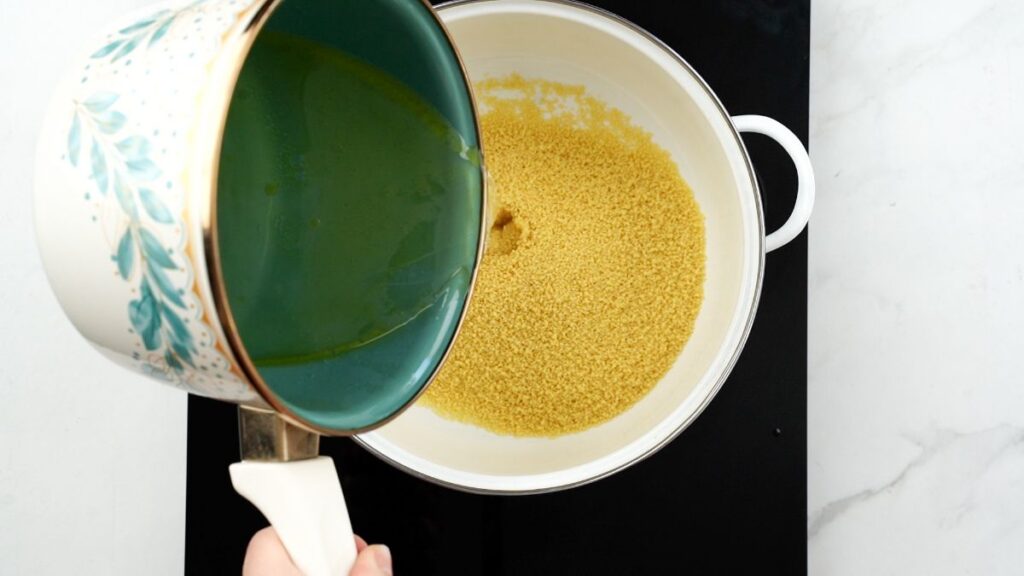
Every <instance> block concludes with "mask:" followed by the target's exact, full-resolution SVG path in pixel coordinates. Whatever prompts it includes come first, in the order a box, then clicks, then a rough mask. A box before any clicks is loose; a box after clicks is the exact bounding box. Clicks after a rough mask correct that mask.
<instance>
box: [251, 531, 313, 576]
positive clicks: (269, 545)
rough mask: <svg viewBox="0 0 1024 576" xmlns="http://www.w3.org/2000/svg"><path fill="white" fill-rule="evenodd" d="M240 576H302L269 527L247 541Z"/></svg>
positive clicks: (275, 533)
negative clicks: (247, 545) (247, 544)
mask: <svg viewBox="0 0 1024 576" xmlns="http://www.w3.org/2000/svg"><path fill="white" fill-rule="evenodd" d="M242 576H302V574H301V573H300V572H299V569H298V568H296V567H295V564H293V563H292V559H291V557H290V556H288V551H287V550H285V549H284V544H281V539H280V538H278V537H277V532H274V529H273V528H271V527H269V526H268V527H267V528H264V529H263V530H260V531H259V532H257V533H256V535H254V536H253V537H252V540H250V541H249V547H248V548H247V549H246V551H245V563H243V564H242Z"/></svg>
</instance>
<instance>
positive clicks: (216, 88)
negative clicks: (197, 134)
mask: <svg viewBox="0 0 1024 576" xmlns="http://www.w3.org/2000/svg"><path fill="white" fill-rule="evenodd" d="M284 1H286V0H265V1H264V2H262V3H261V4H260V5H259V7H258V8H257V9H256V10H254V11H252V16H251V17H250V18H249V21H248V22H247V23H246V24H245V26H244V27H243V30H242V32H241V33H240V34H238V35H235V36H234V37H232V38H231V39H230V40H229V41H228V42H226V43H225V45H224V50H223V53H222V54H221V56H220V57H221V58H227V59H229V61H230V62H232V63H233V67H232V68H231V73H230V74H226V75H222V76H221V77H213V78H211V82H215V83H217V84H216V85H213V86H211V90H210V92H211V93H212V94H215V96H211V100H210V101H208V102H206V105H207V106H212V107H215V109H216V110H218V111H219V123H217V124H214V125H208V126H204V127H202V129H203V130H204V131H206V133H205V134H204V137H203V138H201V139H197V146H204V147H206V149H205V150H204V151H203V152H204V154H202V156H201V157H203V158H205V159H206V160H205V161H206V162H208V165H207V166H206V169H207V170H208V171H209V175H210V179H209V181H208V182H207V185H206V189H205V190H202V191H201V193H202V194H201V195H200V199H201V200H200V202H198V206H199V210H197V212H198V216H199V218H200V225H201V226H202V233H203V248H204V251H205V255H206V274H207V279H208V281H209V283H210V288H211V291H212V293H213V303H214V307H215V308H216V311H217V316H218V319H219V320H220V324H221V329H222V330H223V333H224V337H225V339H226V340H227V344H228V347H229V348H230V351H231V354H230V356H229V358H228V360H229V361H231V362H232V363H233V364H234V365H236V366H238V367H239V368H240V369H241V372H242V373H243V374H244V375H245V380H247V382H248V384H250V385H252V386H253V387H254V388H255V389H256V391H257V392H258V393H259V395H260V396H261V397H262V398H263V400H265V401H266V402H267V403H268V404H269V405H270V406H271V407H273V409H274V410H275V411H276V412H277V414H278V415H279V416H280V417H281V418H283V419H284V420H286V421H287V422H289V423H291V424H293V425H295V426H298V427H300V428H302V429H305V430H309V431H312V432H316V433H319V434H323V435H326V436H347V435H354V434H362V433H364V432H368V431H370V430H373V429H375V428H377V427H379V426H383V425H384V424H387V423H388V422H390V421H391V420H393V419H394V418H397V417H398V416H399V415H400V414H401V413H402V412H404V411H405V410H406V409H408V408H409V407H410V406H412V405H413V403H415V402H416V400H417V399H418V398H419V397H420V395H421V394H423V392H424V391H426V389H427V387H428V386H430V384H431V383H432V382H433V381H434V379H435V378H436V377H437V374H438V372H439V371H440V370H441V366H443V365H444V362H445V360H446V359H447V358H448V355H449V354H450V353H451V349H452V346H453V344H454V343H455V340H456V338H458V335H459V332H460V331H461V329H462V325H463V322H464V321H465V319H466V312H467V311H468V309H469V304H470V301H471V299H472V295H473V287H474V285H475V284H476V278H477V273H478V271H479V269H480V262H481V260H482V259H483V253H484V247H485V239H486V234H487V229H488V228H489V224H490V222H489V221H488V218H487V214H488V213H489V212H488V196H487V177H486V171H485V169H484V162H483V158H484V152H483V141H482V134H481V133H480V124H479V118H478V114H477V110H476V100H475V98H474V95H473V87H472V84H471V83H470V80H469V76H468V75H467V74H466V69H465V66H464V63H463V61H462V57H461V55H460V54H459V52H458V49H457V48H456V47H455V43H454V42H453V41H452V38H451V35H450V34H449V33H448V30H447V28H445V26H444V23H443V22H441V19H440V18H439V17H438V16H437V13H436V12H434V9H433V8H432V7H431V5H430V4H429V3H428V2H427V1H426V0H420V2H421V3H422V4H423V6H424V8H425V9H426V10H427V11H428V12H429V13H430V15H431V17H433V19H434V21H435V22H436V23H437V25H438V27H440V29H441V31H442V32H443V33H444V35H445V38H446V39H447V41H448V46H449V48H450V49H451V50H452V52H453V53H454V54H455V56H456V60H457V61H458V63H459V68H460V70H461V71H462V77H463V79H464V81H465V83H466V90H467V92H468V94H469V99H470V103H471V105H472V108H473V109H472V114H473V125H474V129H475V131H476V139H477V146H478V149H479V150H480V182H481V198H480V232H479V237H478V239H477V251H476V262H475V264H474V266H473V274H472V277H471V279H470V285H469V289H468V290H467V291H466V300H465V303H464V305H463V308H462V312H461V313H460V315H459V320H458V323H457V324H456V326H455V332H454V333H453V334H452V337H451V338H450V339H449V341H448V344H447V346H446V347H445V350H444V353H443V354H442V355H441V358H440V361H439V362H438V364H437V366H436V367H435V368H434V371H433V372H432V373H431V375H430V378H428V379H427V382H426V383H425V384H424V385H423V386H422V387H421V388H420V390H419V391H418V392H417V393H416V395H414V396H413V397H412V398H410V399H409V401H408V402H406V403H405V404H404V405H402V406H401V407H400V408H398V409H397V410H396V411H395V412H394V413H393V414H392V415H391V416H389V417H388V418H387V419H385V420H383V421H381V422H377V423H375V424H373V425H371V426H368V427H365V428H360V429H357V430H346V431H338V430H333V429H330V428H324V427H321V426H318V425H316V424H314V423H312V422H309V421H307V420H306V419H304V418H302V417H301V416H299V415H298V414H296V413H295V412H294V411H293V410H291V409H290V408H289V407H288V406H287V405H286V404H285V403H284V402H283V401H282V400H281V399H280V398H279V397H278V396H277V395H276V394H274V392H273V391H272V390H271V389H270V387H269V386H268V385H267V383H266V381H265V380H264V379H263V377H262V376H261V375H260V373H259V370H257V368H256V366H255V365H254V364H253V361H252V358H250V356H249V354H248V352H247V350H246V348H245V344H244V343H243V342H242V338H241V336H240V335H239V333H238V326H237V324H236V322H235V318H234V315H233V314H232V312H231V306H230V303H229V302H228V296H227V289H226V287H225V284H224V274H223V266H222V263H221V259H220V246H219V238H218V230H217V177H218V171H219V167H220V153H221V148H222V145H223V138H224V129H225V125H226V123H227V116H228V110H229V108H230V106H231V100H232V95H233V93H234V89H235V85H236V84H237V82H238V77H239V75H240V74H241V71H242V66H243V65H244V64H245V61H246V58H247V56H248V54H249V51H250V50H251V49H252V45H253V43H254V42H255V41H256V37H257V36H258V35H259V33H260V31H261V30H262V29H263V27H264V26H265V25H266V23H267V21H268V20H269V18H270V17H271V15H273V13H274V12H275V11H276V10H277V8H278V7H279V6H280V5H281V3H282V2H284ZM290 1H293V2H297V1H300V0H290Z"/></svg>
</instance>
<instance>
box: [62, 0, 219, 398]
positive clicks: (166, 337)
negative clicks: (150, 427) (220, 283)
mask: <svg viewBox="0 0 1024 576" xmlns="http://www.w3.org/2000/svg"><path fill="white" fill-rule="evenodd" d="M205 1H206V0H196V1H194V2H192V3H191V4H189V5H188V6H186V7H185V8H183V9H181V10H178V11H176V12H170V11H167V10H162V11H160V12H157V13H154V14H151V15H150V16H148V17H146V18H143V19H142V20H139V21H137V22H135V23H134V24H131V25H130V26H127V27H124V28H122V29H120V30H119V31H118V32H117V33H116V34H113V35H111V36H109V37H108V38H107V41H106V44H104V45H103V46H102V47H101V48H99V49H98V50H96V51H95V52H93V53H92V55H91V59H93V60H99V59H105V60H106V59H109V62H110V63H113V62H117V61H119V60H121V59H123V58H125V57H127V56H128V55H129V54H132V53H134V52H136V51H137V50H139V49H140V47H145V48H143V50H145V49H146V48H148V47H150V46H153V45H154V44H156V43H157V42H159V41H160V40H161V39H162V38H164V37H165V36H166V35H167V34H168V32H169V31H170V30H171V29H172V28H173V25H174V23H175V22H176V21H177V19H178V18H179V17H181V15H182V14H183V13H185V12H187V11H188V10H190V9H192V8H193V7H195V6H197V5H199V4H202V3H203V2H205ZM119 100H120V95H119V94H117V93H115V92H109V91H102V92H96V93H94V94H92V95H90V96H89V97H88V98H86V99H85V100H82V101H76V102H75V111H74V114H73V117H72V118H71V122H70V128H69V130H68V139H67V159H68V162H69V163H70V164H71V166H73V167H76V168H77V167H79V165H80V164H84V165H85V166H83V167H82V170H88V172H87V173H88V174H89V175H90V176H91V179H92V181H93V183H94V185H95V188H96V190H97V191H98V192H100V193H101V194H104V195H105V194H106V192H107V190H108V189H111V188H113V190H114V194H115V196H116V198H117V205H118V206H119V207H120V209H121V211H122V212H123V218H124V219H125V220H126V221H127V222H126V225H125V228H124V232H123V233H122V235H121V237H120V239H119V240H118V242H117V246H116V250H115V253H114V254H113V259H114V261H115V262H116V265H117V273H118V275H120V276H121V277H122V278H123V279H124V280H125V281H129V282H130V281H132V280H133V279H134V281H135V282H138V292H139V295H138V298H137V299H134V300H132V301H131V302H130V303H129V305H128V318H129V320H130V322H131V326H132V328H133V329H134V331H135V333H136V334H137V335H138V336H139V338H140V339H141V341H142V345H143V346H144V347H145V349H146V350H148V351H151V352H158V353H160V354H162V356H163V360H164V362H165V363H166V366H165V367H161V366H160V364H161V362H159V361H156V362H154V360H153V359H152V357H150V359H149V360H147V361H143V362H142V364H141V366H142V369H143V371H144V372H147V373H150V374H152V375H153V376H157V377H161V378H164V379H168V380H173V379H175V377H176V376H175V375H177V377H182V375H183V373H184V371H185V366H186V365H188V366H192V367H193V368H194V367H195V363H196V361H195V358H196V355H197V346H196V340H195V338H194V337H193V333H192V332H191V331H190V330H189V325H188V324H187V321H186V320H184V319H183V317H187V316H185V314H186V312H185V310H186V309H187V306H186V301H185V298H184V293H185V292H186V290H185V289H181V288H178V287H176V286H175V284H174V282H173V281H172V276H170V275H169V274H171V273H174V274H175V276H174V278H179V276H178V275H177V274H178V273H179V272H180V271H182V270H186V271H187V270H188V269H189V268H188V264H187V260H186V261H185V263H184V264H181V263H179V259H180V258H182V256H178V255H176V254H175V253H174V252H172V251H171V250H170V249H168V248H167V247H166V246H165V245H164V244H162V243H161V241H160V238H161V234H158V231H159V229H160V228H159V227H160V226H177V227H179V228H180V226H181V223H180V222H179V221H178V217H177V215H176V214H175V213H173V212H171V210H170V209H169V208H168V206H167V204H165V202H164V200H163V199H161V198H160V195H159V194H157V193H155V192H154V191H153V190H152V189H150V188H144V187H141V186H139V184H142V183H145V182H152V181H153V180H156V179H157V178H158V177H160V176H161V174H162V172H163V171H162V170H161V168H160V166H159V164H158V163H157V162H156V161H155V160H156V159H155V158H154V157H152V156H151V153H152V152H151V145H150V141H149V140H148V139H147V138H146V137H145V136H142V135H140V134H131V133H125V132H128V130H126V127H127V126H128V118H127V117H126V116H125V115H124V114H123V113H122V111H121V110H118V109H117V108H118V106H117V105H118V102H119ZM83 138H86V139H91V145H88V144H87V145H86V146H83ZM88 142H89V141H88V140H86V143H88ZM87 152H88V159H86V158H85V156H86V155H87V154H86V153H87ZM86 167H87V168H86ZM139 204H141V205H142V208H143V211H144V213H145V214H146V215H147V216H148V218H145V219H144V218H143V217H142V215H141V214H140V210H139V208H138V206H139ZM136 271H138V272H139V273H136ZM179 312H180V313H179Z"/></svg>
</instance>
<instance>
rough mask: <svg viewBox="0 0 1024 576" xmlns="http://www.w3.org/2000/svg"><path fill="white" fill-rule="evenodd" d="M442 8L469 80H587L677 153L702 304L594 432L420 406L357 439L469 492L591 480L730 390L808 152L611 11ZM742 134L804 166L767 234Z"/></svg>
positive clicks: (801, 216)
mask: <svg viewBox="0 0 1024 576" xmlns="http://www.w3.org/2000/svg"><path fill="white" fill-rule="evenodd" d="M438 13H439V14H440V15H441V19H442V20H443V22H444V23H445V25H446V26H447V27H448V30H449V33H450V34H451V36H452V37H453V38H454V40H455V44H456V45H457V47H458V49H459V52H460V53H461V55H462V58H463V60H464V64H465V66H466V69H467V71H468V73H469V76H470V79H471V80H473V81H477V80H480V79H483V78H487V77H494V76H504V75H507V74H510V73H513V72H515V73H519V74H521V75H523V76H525V77H527V78H531V77H532V78H544V79H549V80H556V81H559V82H564V83H569V84H582V85H584V86H586V88H587V90H588V91H589V92H590V93H591V94H592V95H594V96H597V97H598V98H600V99H602V100H604V101H605V102H607V103H609V104H611V105H612V106H615V107H616V108H619V109H621V110H623V111H624V112H626V113H627V114H628V115H629V116H630V117H632V119H633V120H634V121H635V122H636V123H638V124H639V125H641V126H642V127H643V128H645V129H647V130H648V131H650V132H651V133H652V134H653V136H654V140H655V141H656V142H657V143H658V144H659V145H661V146H662V147H663V148H665V149H666V150H668V151H669V152H670V153H671V155H672V157H673V159H674V160H675V162H676V164H677V165H678V166H679V169H680V171H681V173H682V175H683V176H684V178H685V179H686V180H687V181H688V183H689V184H690V185H691V187H692V189H693V191H694V194H695V196H696V199H697V201H698V203H699V204H700V207H701V210H702V211H703V213H704V217H705V223H706V233H707V247H706V248H707V279H706V281H705V285H704V294H705V296H704V303H703V306H702V308H701V311H700V314H699V317H698V319H697V323H696V326H695V328H694V331H693V334H692V336H691V338H690V340H689V342H688V343H687V344H686V346H685V348H684V349H683V350H682V353H681V354H680V356H679V358H678V359H677V361H676V362H675V364H674V365H673V366H672V368H671V369H670V370H669V372H668V373H667V374H666V375H665V376H664V377H663V378H662V380H661V381H660V382H659V383H658V385H657V386H656V387H655V388H654V389H653V390H652V391H651V393H650V394H648V395H647V396H646V397H645V398H643V399H642V400H641V401H640V402H638V403H637V404H636V405H634V406H633V407H632V408H630V409H629V410H628V411H626V412H624V413H623V414H621V415H619V416H618V417H616V418H614V419H613V420H611V421H609V422H607V423H605V424H602V425H600V426H597V427H595V428H592V429H590V430H587V431H584V432H580V433H576V434H571V435H566V436H561V437H557V438H550V439H549V438H516V437H509V436H499V435H496V434H492V433H490V432H487V431H485V430H483V429H480V428H477V427H474V426H470V425H466V424H461V423H457V422H454V421H450V420H446V419H444V418H442V417H440V416H438V415H436V414H435V413H434V412H432V411H431V410H429V409H426V408H423V407H421V406H413V408H411V409H410V410H407V411H406V412H405V413H403V415H402V416H400V417H399V418H397V419H396V420H394V421H392V422H391V423H390V424H388V425H387V426H384V427H383V428H379V429H377V430H376V431H374V432H371V433H368V434H364V435H362V436H359V437H357V440H358V441H359V442H360V443H361V444H362V445H363V446H365V447H366V448H368V449H369V450H371V451H372V452H374V453H376V454H377V455H378V456H380V457H381V458H383V459H384V460H386V461H388V462H390V463H392V464H393V465H395V466H397V467H399V468H401V469H403V470H406V471H408V472H410V473H412V474H414V475H417V476H419V477H422V478H424V479H427V480H430V481H433V482H436V483H439V484H443V485H446V486H450V487H453V488H457V489H461V490H466V491H471V492H480V493H501V494H524V493H536V492H548V491H553V490H559V489H564V488H570V487H573V486H579V485H582V484H585V483H588V482H592V481H594V480H597V479H599V478H602V477H605V476H608V475H610V474H612V473H614V472H616V471H619V470H622V469H624V468H626V467H628V466H630V465H632V464H634V463H636V462H638V461H640V460H642V459H644V458H646V457H647V456H650V455H651V454H653V453H654V452H655V451H657V450H658V449H659V448H661V447H662V446H664V445H665V444H667V443H668V442H669V441H670V440H672V439H673V438H674V437H675V436H677V435H678V434H679V433H681V432H682V431H683V430H684V429H685V428H686V427H687V426H689V425H690V424H691V423H692V422H693V421H694V420H695V419H696V418H697V417H698V416H699V415H700V413H701V412H702V411H703V410H704V408H706V407H707V406H708V404H709V403H710V402H711V400H712V398H713V397H714V396H715V394H716V392H717V391H718V390H719V388H720V387H721V386H722V384H723V383H724V381H725V380H726V377H727V376H728V374H729V372H730V370H731V369H732V367H733V365H734V364H735V362H736V360H737V357H738V356H739V354H740V352H741V349H742V348H743V344H744V342H745V340H746V338H747V335H748V333H749V331H750V328H751V325H752V323H753V321H754V315H755V312H756V309H757V302H758V297H759V294H760V289H761V280H762V276H763V272H764V259H765V253H766V252H770V251H772V250H775V249H778V248H780V247H782V246H783V245H785V244H786V243H787V242H789V241H790V240H792V239H793V238H794V237H796V236H797V235H798V234H800V232H801V231H802V230H803V229H804V227H805V225H806V223H807V220H808V218H809V217H810V214H811V208H812V205H813V202H814V180H813V174H812V169H811V164H810V160H809V158H808V156H807V152H806V150H805V149H804V148H803V146H802V144H801V143H800V141H799V140H798V139H797V138H796V136H794V135H793V134H792V133H791V132H790V131H789V130H788V129H786V128H785V127H784V126H782V125H781V124H779V123H778V122H776V121H774V120H772V119H770V118H765V117H762V116H737V117H730V116H729V115H728V113H727V112H726V111H725V109H724V108H723V106H722V104H721V102H719V100H718V98H716V96H715V94H714V92H712V90H711V89H710V87H708V85H707V84H706V83H705V82H704V81H703V80H702V79H701V78H700V76H698V75H697V73H696V71H694V70H693V68H691V67H690V66H689V65H688V64H687V63H686V61H685V60H683V58H682V57H681V56H680V55H678V54H676V53H675V52H673V51H672V50H671V49H670V48H668V47H667V46H665V45H664V44H663V43H661V42H660V41H659V40H658V39H657V38H655V37H654V36H652V35H651V34H649V33H647V32H645V31H644V30H642V29H640V28H639V27H637V26H635V25H634V24H632V23H630V22H628V21H625V20H623V19H621V18H619V17H617V16H614V15H612V14H610V13H608V12H605V11H602V10H599V9H596V8H593V7H590V6H587V5H584V4H578V3H572V2H565V1H556V0H468V1H464V2H453V3H449V4H445V5H443V6H441V7H439V8H438ZM742 132H757V133H760V134H764V135H767V136H769V137H770V138H772V139H774V140H775V141H776V142H778V143H779V144H780V145H781V146H782V147H783V148H784V149H785V151H786V152H787V153H788V154H789V155H790V156H791V158H792V160H793V162H794V164H795V166H796V169H797V174H798V180H799V183H798V187H799V190H798V194H797V200H796V204H795V207H794V209H793V213H792V215H791V216H790V218H789V219H788V221H787V222H786V223H785V224H784V225H783V226H782V228H780V229H779V230H777V231H775V232H773V233H771V234H768V235H767V236H766V235H765V230H764V216H763V213H762V209H761V203H760V194H759V190H758V184H757V180H756V178H755V175H754V171H753V167H752V165H751V161H750V158H749V156H748V154H747V151H746V149H745V147H744V145H743V141H742V139H741V138H740V133H742ZM486 144H487V143H486V142H484V151H485V153H486Z"/></svg>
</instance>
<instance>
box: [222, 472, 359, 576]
mask: <svg viewBox="0 0 1024 576" xmlns="http://www.w3.org/2000/svg"><path fill="white" fill-rule="evenodd" d="M230 470H231V483H232V484H233V485H234V486H235V491H236V492H238V493H239V494H241V495H242V496H244V497H245V499H246V500H248V501H249V502H252V504H253V505H254V506H256V507H257V508H259V510H260V512H262V513H263V515H264V516H266V517H267V520H269V521H270V524H271V525H272V526H273V527H274V530H276V531H277V535H278V537H280V538H281V542H282V543H283V544H284V547H285V549H286V550H288V554H289V555H290V556H291V558H292V562H294V563H295V565H296V566H298V567H299V570H300V571H301V572H302V573H303V574H305V575H306V576H347V575H348V573H349V572H350V571H351V570H352V565H353V564H354V563H355V561H356V544H355V539H354V538H353V536H352V523H351V522H350V521H349V519H348V509H347V508H346V507H345V497H344V496H343V495H342V493H341V484H340V483H339V482H338V474H337V472H336V471H335V470H334V462H333V461H332V460H331V459H330V458H328V457H326V456H320V457H317V458H311V459H309V460H297V461H294V462H256V461H249V460H243V461H242V462H239V463H237V464H232V465H231V466H230Z"/></svg>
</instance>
